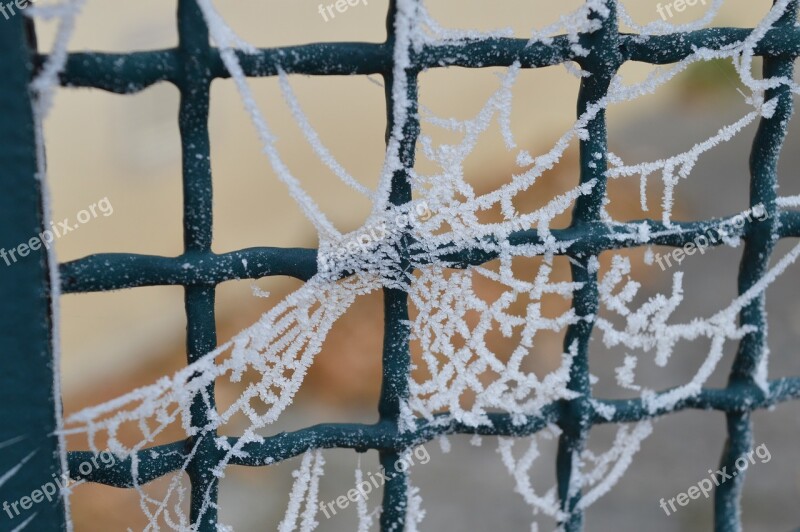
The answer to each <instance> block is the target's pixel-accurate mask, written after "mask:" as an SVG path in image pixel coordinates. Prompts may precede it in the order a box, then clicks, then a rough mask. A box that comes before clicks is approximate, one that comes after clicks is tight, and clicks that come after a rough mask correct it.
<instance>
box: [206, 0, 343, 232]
mask: <svg viewBox="0 0 800 532" xmlns="http://www.w3.org/2000/svg"><path fill="white" fill-rule="evenodd" d="M197 4H198V5H199V6H200V9H202V11H203V16H204V17H205V20H206V24H207V25H208V31H209V34H210V35H211V38H212V39H213V40H214V42H215V43H216V44H217V46H218V47H219V51H220V57H222V61H223V63H224V64H225V68H226V69H227V70H228V72H229V73H230V75H231V78H233V81H234V83H235V84H236V88H237V89H238V91H239V94H240V96H241V98H242V102H243V103H244V105H245V109H246V110H247V113H248V114H249V115H250V119H251V120H252V122H253V125H254V126H255V128H256V131H257V132H258V136H259V138H260V139H261V142H262V144H263V150H264V153H265V154H266V155H267V158H268V159H269V162H270V164H271V166H272V169H273V170H274V171H275V173H276V175H277V176H278V178H279V179H280V180H281V181H282V182H283V183H284V184H285V185H286V186H287V188H288V189H289V194H291V196H292V198H294V200H295V201H296V202H297V204H298V205H299V206H300V208H301V209H302V211H303V213H304V214H305V215H306V217H307V218H308V219H309V220H310V221H311V222H312V223H313V224H314V227H316V229H317V231H318V232H319V233H320V234H321V235H325V236H328V237H335V236H338V235H339V234H340V233H339V232H338V231H337V230H336V229H335V228H334V227H333V225H332V224H331V222H330V221H329V220H328V219H327V217H326V216H325V215H324V214H323V213H322V210H321V209H320V208H319V206H318V205H317V204H316V203H315V202H314V200H313V199H311V197H310V196H309V195H308V194H307V193H306V191H305V190H303V187H302V186H301V185H300V182H299V181H297V178H295V177H294V176H293V175H292V174H291V172H290V170H289V168H288V167H287V166H286V164H285V163H284V162H283V160H282V159H281V156H280V154H279V153H278V150H277V148H276V147H275V137H274V136H273V135H272V132H271V131H270V129H269V126H268V125H267V122H266V120H265V119H264V116H263V115H262V114H261V111H260V110H259V108H258V104H257V103H256V100H255V97H254V96H253V92H252V90H251V89H250V84H249V83H248V82H247V77H246V76H245V74H244V71H243V70H242V67H241V65H240V64H239V59H238V57H236V53H235V50H236V49H240V50H242V51H244V52H246V53H255V48H253V47H252V46H250V45H247V44H245V43H244V41H243V40H241V39H240V38H238V37H236V34H235V32H234V31H233V30H231V29H230V27H229V26H228V25H227V24H225V22H224V21H223V20H222V18H221V17H220V15H219V13H217V11H216V9H214V6H213V4H212V3H211V0H197Z"/></svg>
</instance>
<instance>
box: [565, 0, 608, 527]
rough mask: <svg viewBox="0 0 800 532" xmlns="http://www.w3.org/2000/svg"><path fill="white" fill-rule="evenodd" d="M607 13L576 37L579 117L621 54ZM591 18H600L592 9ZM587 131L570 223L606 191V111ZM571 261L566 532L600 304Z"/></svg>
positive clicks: (587, 424) (586, 425) (584, 260)
mask: <svg viewBox="0 0 800 532" xmlns="http://www.w3.org/2000/svg"><path fill="white" fill-rule="evenodd" d="M606 5H607V6H608V8H609V10H610V14H608V16H606V17H605V18H604V19H603V26H602V28H601V29H600V30H598V31H596V32H594V33H591V34H588V35H582V36H581V37H580V44H581V46H583V47H584V48H585V49H587V50H589V51H590V52H589V55H588V56H587V57H585V58H582V59H581V66H582V67H583V68H584V69H586V70H587V71H589V72H590V73H591V75H590V76H589V77H588V78H584V79H583V80H582V82H581V89H580V93H579V97H578V109H577V111H578V116H582V115H583V114H585V113H586V112H587V110H588V109H589V106H590V105H593V104H597V103H598V102H599V101H600V100H601V99H602V98H603V97H604V96H605V95H606V93H607V91H608V86H609V83H610V81H611V78H612V77H613V76H614V74H615V73H616V71H617V69H619V66H620V65H621V64H622V58H621V57H620V54H619V46H618V40H619V37H618V33H617V31H618V30H617V19H616V7H615V3H614V1H613V0H609V1H608V2H607V4H606ZM592 16H593V17H596V18H598V19H600V18H602V16H601V14H600V13H597V12H594V13H593V14H592ZM587 130H588V132H589V136H588V138H587V139H586V140H582V141H581V143H580V161H581V178H580V179H581V183H588V182H590V181H592V180H594V181H595V185H594V188H593V189H592V191H591V193H590V194H588V195H586V196H581V197H579V198H578V199H577V200H576V203H575V209H574V212H573V222H572V225H573V227H581V226H584V225H587V224H589V223H591V222H596V221H599V220H600V214H601V209H602V207H603V202H604V200H605V196H606V177H605V171H606V165H607V155H608V141H607V136H608V134H607V131H606V120H605V111H604V110H603V111H600V112H599V113H598V114H597V115H596V116H595V117H594V118H593V119H592V120H591V121H590V122H589V124H588V126H587ZM573 258H574V259H575V262H574V263H572V264H571V271H572V277H573V280H574V281H575V282H579V283H582V287H581V288H580V290H577V291H576V293H575V295H574V296H573V307H574V308H575V313H576V315H577V316H587V319H582V320H581V321H579V322H578V323H576V324H574V325H572V326H570V327H569V328H568V329H567V333H566V335H565V338H564V349H565V350H566V351H567V352H574V353H575V357H574V359H573V361H572V368H571V370H570V380H569V383H568V387H569V389H570V390H573V391H576V392H578V393H579V394H580V396H579V397H577V398H576V399H574V400H572V401H569V402H568V403H567V404H566V406H565V408H564V410H563V414H562V416H561V418H560V420H559V427H560V428H561V429H562V431H563V432H562V433H561V436H560V438H559V443H558V454H557V456H556V476H557V481H558V494H559V498H560V500H561V509H562V511H563V512H564V513H565V514H566V515H567V517H566V519H565V520H564V522H563V523H561V524H562V526H563V527H564V529H565V530H567V531H568V532H574V531H578V530H581V529H582V527H583V511H582V510H581V509H580V507H579V503H580V500H581V489H580V487H576V486H573V480H574V473H575V471H574V468H575V466H576V461H577V459H578V455H580V453H581V452H583V450H584V448H585V446H586V440H587V438H588V436H589V431H590V430H591V426H592V421H591V417H592V407H591V405H590V403H589V400H590V399H591V394H592V390H591V384H590V382H589V341H590V339H591V335H592V329H593V327H594V321H593V318H591V317H592V316H596V315H597V311H598V308H599V301H598V293H597V272H596V271H595V270H594V269H593V268H591V267H590V260H591V256H586V255H583V256H575V257H573Z"/></svg>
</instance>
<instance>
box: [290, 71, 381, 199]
mask: <svg viewBox="0 0 800 532" xmlns="http://www.w3.org/2000/svg"><path fill="white" fill-rule="evenodd" d="M278 79H279V80H280V86H281V92H282V93H283V97H284V99H285V100H286V103H287V105H288V106H289V110H290V111H291V112H292V116H293V117H294V119H295V122H297V124H298V126H299V127H300V130H301V131H302V132H303V136H305V138H306V140H307V141H308V143H309V145H310V146H311V147H312V148H313V150H314V152H315V153H316V154H317V157H319V158H320V160H321V161H322V162H323V163H324V164H325V166H327V167H328V168H330V170H331V171H332V172H333V173H334V174H336V176H337V177H338V178H339V179H341V181H342V182H343V183H344V184H346V185H348V186H349V187H351V188H353V189H354V190H356V191H358V192H359V193H361V194H362V195H364V196H366V197H367V198H370V199H371V198H372V197H373V194H372V191H371V190H369V189H368V188H367V187H365V186H364V185H362V184H361V183H359V182H358V181H357V180H356V179H355V178H354V177H353V176H352V175H350V174H349V173H348V172H347V170H345V169H344V167H343V166H342V165H341V164H339V161H337V160H336V159H335V158H334V157H333V155H332V154H331V152H330V151H328V148H326V147H325V146H324V145H323V144H322V141H321V140H320V138H319V135H318V134H317V132H316V131H315V130H314V128H313V127H312V126H311V123H310V122H309V121H308V117H307V116H306V115H305V113H303V109H302V108H301V107H300V102H298V101H297V96H296V95H295V93H294V91H293V90H292V87H291V85H290V84H289V76H288V75H287V74H286V71H284V70H283V69H282V68H280V67H278Z"/></svg>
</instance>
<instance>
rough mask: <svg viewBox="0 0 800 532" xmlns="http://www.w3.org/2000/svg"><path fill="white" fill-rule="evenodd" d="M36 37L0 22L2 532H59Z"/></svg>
mask: <svg viewBox="0 0 800 532" xmlns="http://www.w3.org/2000/svg"><path fill="white" fill-rule="evenodd" d="M30 37H32V36H29V35H28V32H27V29H26V19H25V18H24V17H12V18H11V19H9V20H3V19H0V250H1V251H0V419H2V420H3V422H2V424H1V425H0V504H3V508H2V512H0V530H13V529H14V528H16V527H18V526H21V525H23V523H24V522H25V521H28V520H29V521H28V523H27V525H26V528H27V529H28V530H61V529H62V528H63V524H64V507H63V504H62V503H61V501H60V500H59V498H58V496H57V495H55V496H53V495H52V493H51V495H50V498H51V499H52V500H50V501H48V500H47V499H44V500H42V499H41V497H42V496H43V495H44V494H43V492H42V491H41V490H43V489H46V490H47V492H48V493H49V492H51V491H52V486H53V484H52V482H53V480H54V477H58V476H59V475H60V474H61V466H60V459H59V458H58V439H57V438H56V436H55V435H54V433H55V428H56V407H55V406H54V405H55V404H56V401H55V400H54V399H55V398H54V396H53V393H54V390H53V374H54V367H53V346H52V334H53V333H52V318H51V313H50V296H51V291H50V273H49V266H48V258H47V253H46V251H45V250H44V249H43V248H41V247H39V249H36V250H32V251H28V249H27V243H28V242H29V241H30V240H31V238H33V237H34V236H35V235H37V234H40V233H41V232H42V231H43V230H44V228H43V221H42V220H43V214H42V187H41V183H40V181H39V179H38V177H37V155H36V135H35V122H34V115H33V108H32V104H31V97H30V94H29V88H28V87H29V83H30V80H31V75H32V69H33V52H34V51H33V50H31V49H30V48H29V46H28V43H29V42H30V41H31V38H30ZM20 245H25V246H26V247H22V248H21V249H20ZM33 247H38V246H37V245H36V244H34V245H33ZM21 255H25V256H21ZM48 484H49V486H48V487H46V488H45V485H48ZM23 497H25V499H23ZM29 497H34V498H35V499H39V500H40V501H41V502H34V500H32V499H29ZM26 507H27V508H26ZM17 512H18V513H17Z"/></svg>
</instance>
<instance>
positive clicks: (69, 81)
mask: <svg viewBox="0 0 800 532" xmlns="http://www.w3.org/2000/svg"><path fill="white" fill-rule="evenodd" d="M750 32H752V30H751V29H747V28H709V29H702V30H697V31H692V32H685V33H674V34H670V35H651V36H647V37H641V36H638V35H630V34H623V35H620V39H619V46H620V54H621V56H622V58H623V60H625V61H639V62H645V63H651V64H665V63H674V62H676V61H680V60H681V59H684V58H685V57H687V56H689V55H691V54H692V53H694V50H695V49H696V48H708V49H712V50H718V49H720V48H722V47H725V46H728V45H730V44H732V43H735V42H739V41H742V40H744V39H745V38H746V37H747V36H748V35H749V34H750ZM211 53H212V59H211V64H212V76H213V77H214V78H227V77H229V73H228V72H227V70H226V68H225V65H224V64H223V62H222V59H221V57H220V54H219V50H217V49H213V50H212V52H211ZM755 54H756V55H759V56H768V57H784V58H786V57H789V58H795V57H797V56H799V55H800V28H795V27H790V28H775V29H773V30H771V31H770V32H768V33H767V35H765V36H764V38H763V39H762V40H761V41H759V43H758V44H757V45H756V47H755ZM237 55H238V56H239V59H240V61H241V64H242V68H243V70H244V72H245V74H247V75H248V76H251V77H264V76H275V75H276V74H277V73H278V65H280V66H281V67H282V68H283V69H284V70H285V71H286V72H290V73H297V74H305V75H314V76H332V75H337V76H344V75H353V74H358V75H367V74H385V73H388V72H390V71H391V67H392V46H391V44H390V43H367V42H338V43H314V44H304V45H299V46H286V47H280V48H261V49H259V50H258V52H257V53H256V54H245V53H242V52H237ZM45 60H46V56H44V55H41V56H39V57H38V60H37V63H38V64H39V65H41V64H42V63H43V62H44V61H45ZM573 60H574V61H578V62H580V61H581V57H577V56H575V54H574V52H573V51H572V48H571V46H570V44H569V40H568V38H567V37H566V36H564V35H560V36H557V37H554V38H553V39H552V41H551V42H550V43H548V44H545V43H542V42H534V43H531V42H530V41H529V40H528V39H518V38H489V39H482V40H475V41H470V42H467V43H465V44H459V45H455V44H443V45H428V46H425V47H424V48H423V49H422V50H420V51H419V52H417V53H414V54H413V55H412V64H413V65H414V68H415V69H418V70H425V69H430V68H440V67H450V66H458V67H465V68H485V67H507V66H510V65H511V64H513V63H514V62H516V61H519V62H520V64H521V66H522V67H523V68H541V67H546V66H552V65H557V64H560V63H564V62H567V61H573ZM179 77H180V73H179V64H178V58H177V50H172V49H171V50H153V51H143V52H132V53H126V54H118V53H104V52H80V53H71V54H69V58H68V60H67V64H66V66H65V68H64V72H63V73H62V74H61V84H62V85H64V86H66V87H92V88H97V89H102V90H106V91H110V92H114V93H118V94H132V93H136V92H139V91H141V90H143V89H145V88H147V87H149V86H150V85H152V84H154V83H158V82H161V81H170V82H173V83H174V82H176V80H178V79H179Z"/></svg>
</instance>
